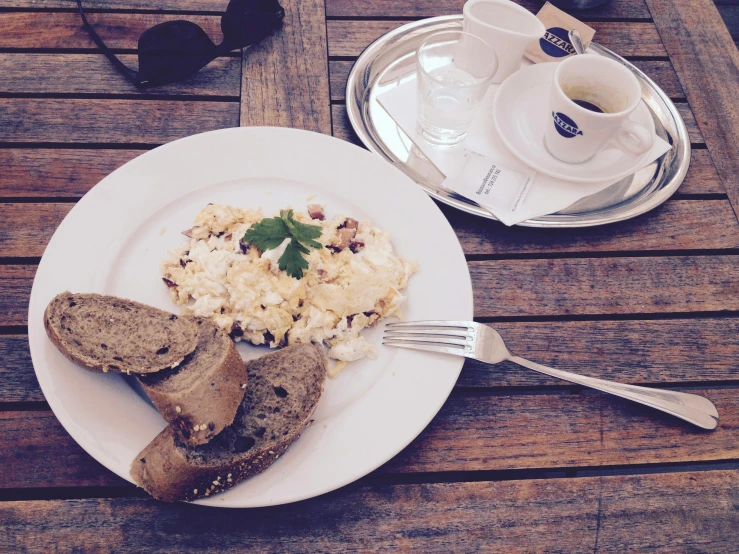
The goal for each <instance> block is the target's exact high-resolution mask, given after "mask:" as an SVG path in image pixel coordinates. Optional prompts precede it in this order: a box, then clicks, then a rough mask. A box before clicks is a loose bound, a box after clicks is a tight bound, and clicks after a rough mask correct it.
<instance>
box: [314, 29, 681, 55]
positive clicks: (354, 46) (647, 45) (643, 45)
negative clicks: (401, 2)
mask: <svg viewBox="0 0 739 554" xmlns="http://www.w3.org/2000/svg"><path fill="white" fill-rule="evenodd" d="M406 23H408V22H407V21H393V20H384V21H352V20H329V21H327V22H326V26H327V29H328V54H329V56H358V55H359V54H360V53H361V52H362V50H364V49H365V48H366V47H367V46H368V45H369V44H370V43H371V42H372V41H374V40H375V39H377V38H379V37H380V36H381V35H383V34H385V33H387V32H388V31H391V30H393V29H396V28H398V27H400V26H401V25H405V24H406ZM591 27H593V28H594V29H595V30H596V35H595V41H596V42H598V43H599V44H601V45H603V46H605V47H606V48H610V49H611V50H613V51H614V52H618V54H619V55H621V56H666V55H667V53H666V52H665V49H664V47H663V46H662V42H661V41H660V38H659V34H657V29H656V27H655V26H654V24H652V23H647V22H635V23H626V22H594V23H592V25H591Z"/></svg>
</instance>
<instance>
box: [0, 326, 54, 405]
mask: <svg viewBox="0 0 739 554" xmlns="http://www.w3.org/2000/svg"><path fill="white" fill-rule="evenodd" d="M0 379H1V380H2V382H3V387H2V390H0V402H27V401H40V400H43V399H44V395H43V393H42V392H41V389H40V388H39V385H38V381H36V375H35V374H34V372H33V365H32V364H31V352H30V351H29V349H28V337H27V336H26V335H4V336H0Z"/></svg>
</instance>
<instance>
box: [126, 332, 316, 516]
mask: <svg viewBox="0 0 739 554" xmlns="http://www.w3.org/2000/svg"><path fill="white" fill-rule="evenodd" d="M326 366H327V360H326V356H325V354H324V353H323V349H322V348H321V347H320V346H313V345H308V344H297V345H294V346H288V347H286V348H284V349H282V350H278V351H277V352H274V353H272V354H267V355H266V356H264V357H262V358H259V359H258V360H253V361H251V362H248V363H247V364H246V370H247V374H248V379H249V386H248V387H247V389H246V394H245V395H244V400H243V401H242V402H241V405H240V406H239V410H238V412H237V413H236V418H235V419H234V422H233V424H232V425H231V426H230V427H227V428H226V429H224V430H223V431H222V432H221V433H220V434H218V435H216V437H215V438H213V440H211V441H210V442H209V443H208V444H205V445H202V446H198V447H195V448H188V447H187V446H185V445H183V444H182V443H181V442H179V441H178V440H177V439H176V437H175V434H174V432H173V431H172V429H171V428H169V427H167V428H166V429H165V430H164V431H162V432H161V433H160V434H159V435H157V436H156V438H155V439H154V440H153V441H152V442H150V443H149V445H148V446H147V447H146V448H144V450H143V451H142V452H141V453H140V454H139V455H138V456H136V458H135V459H134V461H133V463H132V464H131V476H132V477H133V479H134V481H135V482H136V483H137V484H138V485H139V486H141V487H143V488H144V489H145V490H146V491H147V492H148V493H149V494H151V495H152V496H153V497H154V498H157V499H159V500H166V501H169V502H175V501H178V500H194V499H196V498H201V497H204V496H210V495H211V494H215V493H217V492H222V491H225V490H227V489H229V488H231V487H233V486H234V485H236V484H237V483H240V482H241V481H243V480H245V479H248V478H249V477H251V476H253V475H256V474H257V473H260V472H261V471H264V470H265V469H266V468H267V467H269V465H270V464H272V463H273V462H274V461H275V460H276V459H277V458H278V457H279V456H280V455H281V454H282V453H283V452H284V451H285V450H287V447H288V446H290V445H291V444H292V443H293V442H294V441H295V440H297V438H298V437H299V436H300V432H301V431H302V430H303V429H305V427H306V426H307V425H308V424H309V423H310V418H311V415H312V414H313V410H314V409H315V407H316V404H317V403H318V399H319V398H320V396H321V392H322V391H323V381H324V379H325V377H326Z"/></svg>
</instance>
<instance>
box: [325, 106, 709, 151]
mask: <svg viewBox="0 0 739 554" xmlns="http://www.w3.org/2000/svg"><path fill="white" fill-rule="evenodd" d="M675 106H676V107H677V110H678V112H680V116H681V117H682V118H683V121H685V127H686V128H687V130H688V136H689V137H690V142H691V143H692V144H696V145H700V144H702V143H703V136H702V135H701V131H700V129H699V128H698V124H697V123H696V121H695V117H693V112H692V111H690V106H689V105H688V104H687V103H686V102H678V103H676V104H675ZM331 113H332V122H333V135H334V136H335V137H339V138H340V139H342V140H346V141H348V142H352V143H354V144H361V143H360V141H359V138H357V135H356V134H355V133H354V130H353V129H352V128H351V124H350V123H349V118H348V117H347V115H346V106H344V105H338V104H334V105H332V106H331Z"/></svg>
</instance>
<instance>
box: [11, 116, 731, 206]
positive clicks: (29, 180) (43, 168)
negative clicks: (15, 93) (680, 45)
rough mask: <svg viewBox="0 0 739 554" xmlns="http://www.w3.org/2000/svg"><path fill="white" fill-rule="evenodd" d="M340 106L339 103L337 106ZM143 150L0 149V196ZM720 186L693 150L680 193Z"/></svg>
mask: <svg viewBox="0 0 739 554" xmlns="http://www.w3.org/2000/svg"><path fill="white" fill-rule="evenodd" d="M339 107H340V106H339ZM142 152H143V150H105V149H101V150H97V149H95V150H76V149H72V150H63V149H61V150H60V149H46V148H44V149H37V148H5V149H0V167H2V168H3V178H2V179H0V197H22V196H36V197H39V196H42V197H55V196H56V197H79V196H82V195H83V194H85V193H86V192H87V191H88V190H90V188H91V187H92V186H94V185H95V184H96V183H98V182H99V181H100V180H101V179H102V178H103V177H105V176H106V175H108V174H109V173H110V172H111V171H113V170H114V169H116V168H117V167H120V166H121V165H123V164H124V163H125V162H127V161H128V160H130V159H133V158H135V157H136V156H138V155H140V154H141V153H142ZM722 193H724V189H723V186H722V185H721V181H720V180H719V177H718V174H717V173H716V168H715V167H714V165H713V162H712V161H711V156H710V154H709V153H708V151H707V150H693V153H692V159H691V162H690V168H689V169H688V175H687V176H686V178H685V181H684V182H683V184H682V185H681V186H680V189H679V190H678V193H677V194H678V195H683V194H722Z"/></svg>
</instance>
